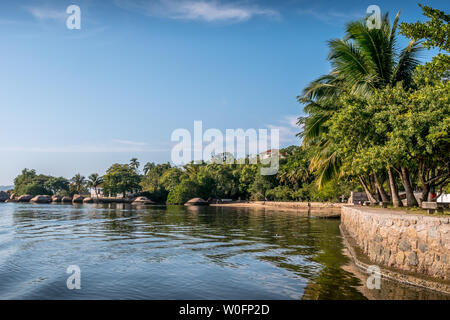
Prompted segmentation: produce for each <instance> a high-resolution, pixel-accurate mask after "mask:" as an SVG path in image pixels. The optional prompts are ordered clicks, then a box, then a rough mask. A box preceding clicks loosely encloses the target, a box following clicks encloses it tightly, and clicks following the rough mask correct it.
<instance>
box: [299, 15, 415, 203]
mask: <svg viewBox="0 0 450 320" xmlns="http://www.w3.org/2000/svg"><path fill="white" fill-rule="evenodd" d="M399 15H400V12H398V13H397V15H396V17H395V19H394V23H393V25H392V28H391V24H390V21H389V19H388V14H385V15H384V16H383V18H382V23H381V28H380V29H376V28H373V29H369V28H368V27H367V26H366V23H365V21H356V22H351V23H349V24H348V25H347V27H346V35H345V37H344V39H335V40H331V41H329V48H330V53H329V56H328V59H329V60H330V62H331V65H332V71H331V72H330V74H328V75H324V76H321V77H319V78H318V79H317V80H315V81H313V82H311V83H310V84H309V85H308V86H307V87H306V88H305V89H304V90H303V94H302V96H300V97H298V99H299V102H301V103H303V104H306V106H305V108H304V110H305V112H306V113H308V116H307V117H301V118H299V121H298V124H299V125H302V126H303V131H302V132H301V133H300V134H299V136H300V137H302V138H303V144H304V145H305V146H316V147H317V150H318V151H317V154H316V156H315V157H313V159H312V161H311V170H316V171H317V173H318V180H317V181H318V184H319V186H322V185H323V184H324V183H325V182H327V181H329V180H330V179H332V178H334V177H336V176H338V175H341V174H342V170H341V160H340V159H339V157H338V154H337V150H334V149H333V146H332V145H331V144H330V143H329V140H328V138H327V136H326V133H327V131H328V128H327V121H328V120H329V119H330V118H331V117H332V116H333V114H334V113H335V112H336V111H337V110H339V104H338V103H337V99H336V98H337V97H339V95H341V94H342V93H344V92H345V93H349V94H352V95H357V96H361V97H368V96H370V95H371V94H373V93H374V92H375V91H376V90H377V89H382V88H385V87H387V86H394V85H396V84H397V83H399V82H401V83H402V84H403V86H404V87H409V86H410V85H411V82H412V74H413V71H414V70H415V68H416V66H417V65H418V63H419V62H418V60H417V59H416V57H417V53H418V52H419V50H420V49H421V47H420V46H419V43H417V42H415V41H411V42H410V43H409V45H408V46H407V47H406V48H404V49H403V50H401V51H400V52H397V50H396V47H395V45H396V29H397V25H398V19H399ZM360 178H361V177H360ZM360 181H361V183H363V182H364V180H361V179H360ZM363 187H364V189H365V190H367V185H364V183H363ZM405 189H406V188H405ZM368 197H369V199H371V198H372V199H373V200H374V198H373V196H371V195H370V194H368Z"/></svg>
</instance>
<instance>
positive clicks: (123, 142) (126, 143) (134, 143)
mask: <svg viewBox="0 0 450 320" xmlns="http://www.w3.org/2000/svg"><path fill="white" fill-rule="evenodd" d="M113 142H117V143H120V144H125V145H130V146H145V145H146V143H145V142H137V141H130V140H121V139H113Z"/></svg>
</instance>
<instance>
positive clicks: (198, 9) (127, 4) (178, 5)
mask: <svg viewBox="0 0 450 320" xmlns="http://www.w3.org/2000/svg"><path fill="white" fill-rule="evenodd" d="M116 4H117V5H118V6H120V7H122V8H126V9H134V10H141V11H143V12H144V13H145V14H147V15H150V16H160V17H167V18H170V19H178V20H198V21H206V22H216V21H217V22H241V21H246V20H249V19H251V18H253V17H255V16H264V17H269V18H279V17H280V13H279V12H278V11H276V10H273V9H270V8H263V7H260V6H257V5H249V4H242V3H224V2H221V1H218V0H212V1H207V0H153V1H145V2H142V1H135V0H116Z"/></svg>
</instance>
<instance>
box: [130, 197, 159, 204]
mask: <svg viewBox="0 0 450 320" xmlns="http://www.w3.org/2000/svg"><path fill="white" fill-rule="evenodd" d="M132 204H155V202H153V201H152V200H150V199H148V198H147V197H137V198H136V199H134V200H133V202H132Z"/></svg>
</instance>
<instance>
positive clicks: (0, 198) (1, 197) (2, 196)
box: [0, 191, 9, 202]
mask: <svg viewBox="0 0 450 320" xmlns="http://www.w3.org/2000/svg"><path fill="white" fill-rule="evenodd" d="M6 200H9V193H7V192H5V191H0V202H5V201H6Z"/></svg>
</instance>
